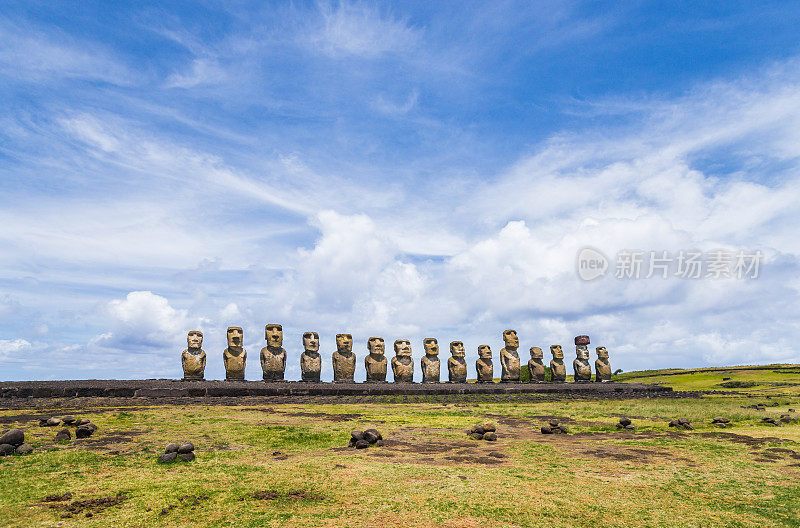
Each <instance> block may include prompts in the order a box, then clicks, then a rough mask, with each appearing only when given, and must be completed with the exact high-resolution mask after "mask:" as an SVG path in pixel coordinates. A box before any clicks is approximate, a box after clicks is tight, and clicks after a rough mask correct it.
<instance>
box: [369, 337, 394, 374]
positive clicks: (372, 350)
mask: <svg viewBox="0 0 800 528" xmlns="http://www.w3.org/2000/svg"><path fill="white" fill-rule="evenodd" d="M367 352H368V354H367V357H365V358H364V367H365V368H366V369H367V381H371V382H384V381H386V370H387V366H388V363H389V362H388V360H387V359H386V344H385V343H384V341H383V338H382V337H370V338H369V339H368V340H367Z"/></svg>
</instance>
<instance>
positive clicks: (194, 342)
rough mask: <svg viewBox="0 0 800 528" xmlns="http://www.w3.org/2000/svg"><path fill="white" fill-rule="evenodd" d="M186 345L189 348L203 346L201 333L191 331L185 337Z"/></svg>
mask: <svg viewBox="0 0 800 528" xmlns="http://www.w3.org/2000/svg"><path fill="white" fill-rule="evenodd" d="M186 345H187V346H188V347H189V348H200V347H202V346H203V332H201V331H200V330H192V331H191V332H189V335H187V336H186Z"/></svg>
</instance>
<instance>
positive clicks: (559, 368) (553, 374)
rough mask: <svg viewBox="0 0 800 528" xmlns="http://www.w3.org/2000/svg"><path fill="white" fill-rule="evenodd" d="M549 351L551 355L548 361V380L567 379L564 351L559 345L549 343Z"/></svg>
mask: <svg viewBox="0 0 800 528" xmlns="http://www.w3.org/2000/svg"><path fill="white" fill-rule="evenodd" d="M550 353H551V354H552V355H553V359H552V361H550V381H560V382H564V381H567V367H565V366H564V351H563V350H561V345H550Z"/></svg>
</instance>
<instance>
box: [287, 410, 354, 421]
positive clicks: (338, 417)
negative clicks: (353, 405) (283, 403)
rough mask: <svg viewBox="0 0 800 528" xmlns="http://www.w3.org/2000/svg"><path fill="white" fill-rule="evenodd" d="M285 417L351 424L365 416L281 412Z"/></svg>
mask: <svg viewBox="0 0 800 528" xmlns="http://www.w3.org/2000/svg"><path fill="white" fill-rule="evenodd" d="M281 414H283V415H284V416H292V417H297V418H320V419H322V420H329V421H331V422H349V421H351V420H358V419H359V418H361V417H362V416H364V415H363V414H357V413H352V414H347V413H341V414H328V413H323V412H281Z"/></svg>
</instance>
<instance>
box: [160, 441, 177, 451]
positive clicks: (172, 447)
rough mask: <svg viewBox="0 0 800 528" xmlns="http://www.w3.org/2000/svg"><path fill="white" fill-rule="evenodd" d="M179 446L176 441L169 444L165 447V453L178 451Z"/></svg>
mask: <svg viewBox="0 0 800 528" xmlns="http://www.w3.org/2000/svg"><path fill="white" fill-rule="evenodd" d="M178 448H180V446H179V445H178V444H176V443H175V442H173V443H171V444H167V447H165V448H164V453H177V452H178Z"/></svg>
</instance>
